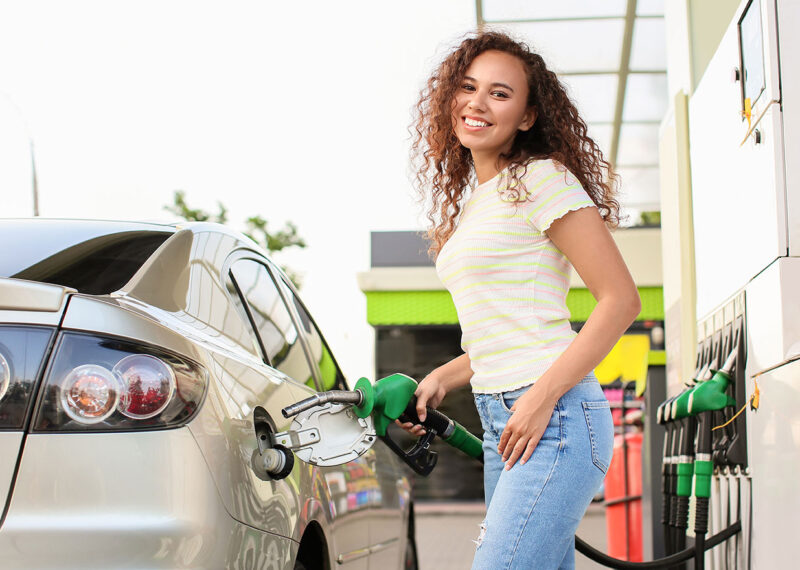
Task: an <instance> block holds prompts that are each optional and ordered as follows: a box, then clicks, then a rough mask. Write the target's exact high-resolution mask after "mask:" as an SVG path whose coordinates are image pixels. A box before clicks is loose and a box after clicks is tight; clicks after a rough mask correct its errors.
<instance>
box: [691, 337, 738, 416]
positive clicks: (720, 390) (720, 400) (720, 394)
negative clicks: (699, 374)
mask: <svg viewBox="0 0 800 570" xmlns="http://www.w3.org/2000/svg"><path fill="white" fill-rule="evenodd" d="M738 352H739V347H738V345H737V346H735V347H734V349H733V350H732V351H731V353H730V354H729V355H728V358H727V359H726V360H725V363H724V364H723V365H722V368H720V369H719V370H717V371H716V372H715V373H714V376H712V377H711V379H710V380H706V381H705V382H701V383H699V384H698V385H697V386H695V387H694V389H693V390H692V392H691V394H689V401H688V412H689V413H690V414H700V413H702V412H712V411H718V410H722V409H723V408H726V407H727V406H735V405H736V400H734V399H733V398H732V397H731V396H729V395H727V394H726V393H725V390H727V389H728V385H729V384H730V381H731V372H732V371H733V367H734V366H735V364H736V355H737V354H738Z"/></svg>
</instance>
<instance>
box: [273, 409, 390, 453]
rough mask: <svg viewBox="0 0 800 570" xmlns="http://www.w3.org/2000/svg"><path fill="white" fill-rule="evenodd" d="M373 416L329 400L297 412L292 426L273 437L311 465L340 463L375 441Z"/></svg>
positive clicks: (366, 448) (364, 451)
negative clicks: (363, 416)
mask: <svg viewBox="0 0 800 570" xmlns="http://www.w3.org/2000/svg"><path fill="white" fill-rule="evenodd" d="M375 439H376V436H375V427H374V425H373V423H372V418H371V417H370V416H367V417H365V418H360V417H358V416H357V415H356V413H355V410H354V409H353V406H352V405H349V404H337V403H329V404H326V405H324V406H319V407H315V408H311V409H309V410H306V411H304V412H300V413H299V414H297V415H296V416H295V417H294V419H293V420H292V429H291V430H289V431H285V432H280V433H276V434H274V435H273V436H272V441H273V443H274V444H276V445H282V446H284V447H287V448H289V449H291V450H292V451H293V452H294V454H295V455H296V456H297V457H298V458H299V459H301V460H303V461H305V462H306V463H310V464H312V465H319V466H322V467H330V466H334V465H342V464H344V463H347V462H348V461H352V460H354V459H356V458H358V457H360V456H362V455H364V454H365V453H366V452H367V451H368V450H369V449H370V448H371V447H372V446H373V445H374V443H375Z"/></svg>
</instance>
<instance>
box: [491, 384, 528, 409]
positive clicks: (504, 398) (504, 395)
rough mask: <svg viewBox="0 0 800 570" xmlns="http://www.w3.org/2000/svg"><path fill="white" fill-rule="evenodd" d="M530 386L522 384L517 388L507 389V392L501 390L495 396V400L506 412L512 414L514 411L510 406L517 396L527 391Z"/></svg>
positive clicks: (517, 398)
mask: <svg viewBox="0 0 800 570" xmlns="http://www.w3.org/2000/svg"><path fill="white" fill-rule="evenodd" d="M528 388H530V386H523V387H522V388H517V389H516V390H509V391H508V392H501V393H500V394H498V396H497V401H498V402H499V404H500V407H501V408H503V410H505V411H506V412H507V413H509V414H513V413H514V412H513V411H512V410H511V406H513V405H514V404H515V403H516V402H517V400H519V397H520V396H522V395H523V394H524V393H525V392H527V391H528Z"/></svg>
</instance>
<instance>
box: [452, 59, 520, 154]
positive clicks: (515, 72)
mask: <svg viewBox="0 0 800 570" xmlns="http://www.w3.org/2000/svg"><path fill="white" fill-rule="evenodd" d="M527 104H528V81H527V77H526V75H525V69H524V67H523V64H522V62H521V61H520V60H519V59H518V58H516V57H514V56H513V55H510V54H507V53H505V52H501V51H494V50H492V51H485V52H483V53H482V54H480V55H479V56H477V57H476V58H475V59H474V60H472V63H471V64H470V66H469V67H468V68H467V71H466V73H465V74H464V79H463V80H462V82H461V85H460V86H459V88H458V90H457V91H456V95H455V97H454V99H453V125H454V129H455V134H456V136H457V137H458V140H459V141H460V142H461V144H462V145H464V146H465V147H467V148H468V149H470V151H472V157H473V160H474V162H475V165H476V168H477V167H478V163H479V162H484V163H485V162H486V161H487V160H492V161H493V162H494V163H497V159H498V158H499V156H500V154H501V153H506V152H508V151H509V150H510V149H511V145H512V143H513V142H514V137H515V136H516V134H517V132H518V131H521V130H522V131H527V130H528V129H530V128H531V127H532V126H533V123H534V121H535V120H536V111H535V109H534V108H532V107H528V106H527Z"/></svg>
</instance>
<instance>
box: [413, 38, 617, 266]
mask: <svg viewBox="0 0 800 570" xmlns="http://www.w3.org/2000/svg"><path fill="white" fill-rule="evenodd" d="M489 50H496V51H501V52H505V53H508V54H510V55H513V56H515V57H516V58H518V59H519V60H520V61H521V62H522V63H523V66H524V68H525V74H526V76H527V78H528V101H527V105H528V107H534V108H535V109H536V110H537V118H536V122H535V123H534V125H533V127H531V128H530V129H529V130H527V131H518V132H517V135H516V137H515V139H514V142H513V144H512V146H511V149H510V150H509V152H508V153H507V154H503V155H501V157H500V158H501V159H503V160H504V161H505V162H506V163H507V165H508V166H509V176H510V178H509V190H510V191H511V195H512V198H513V199H514V200H520V199H525V198H524V197H525V196H526V192H525V188H524V183H523V182H522V181H521V180H520V178H521V177H522V176H524V175H525V165H526V163H527V162H528V161H529V160H531V159H546V158H550V159H553V160H555V161H557V162H558V163H560V164H561V165H562V166H563V167H565V168H566V169H568V170H569V171H570V172H571V173H572V174H573V175H574V176H575V177H576V178H577V179H578V181H579V182H580V183H581V185H582V186H583V188H584V190H586V192H587V194H589V196H590V197H591V199H592V201H593V202H594V203H595V205H597V208H598V210H599V211H600V215H601V216H602V217H603V220H604V221H605V222H606V224H608V225H609V226H612V227H613V226H616V225H618V224H619V203H618V202H617V200H616V199H615V198H614V196H615V194H616V188H617V186H618V178H617V176H616V174H614V172H613V170H612V169H611V165H610V164H609V163H608V162H607V161H606V160H605V159H604V158H603V153H602V152H601V151H600V148H599V147H598V146H597V143H595V142H594V141H593V140H592V139H591V138H589V136H588V135H587V128H586V123H585V122H584V121H583V119H581V117H580V116H579V115H578V110H577V109H576V108H575V104H574V103H573V102H572V101H571V100H570V98H569V96H568V95H567V92H566V90H565V89H564V86H563V85H562V84H561V82H560V81H559V80H558V77H557V76H556V74H555V73H553V72H552V71H550V70H549V69H548V68H547V66H546V65H545V63H544V60H543V59H542V57H541V56H540V55H539V54H537V53H534V52H532V51H531V49H530V48H529V47H528V45H527V44H525V43H524V42H520V41H516V40H514V39H512V38H511V37H509V36H508V35H506V34H503V33H500V32H497V31H488V32H477V33H475V34H471V35H470V36H469V37H467V38H466V39H465V40H464V41H462V42H461V44H460V45H459V46H458V48H457V49H456V50H455V51H453V52H452V53H450V54H449V55H448V56H447V57H446V58H445V60H444V61H443V62H442V63H441V64H440V65H439V67H438V68H437V69H436V70H435V71H434V72H433V75H431V77H430V78H429V79H428V82H427V85H426V87H425V88H424V89H423V90H422V93H421V94H420V98H419V101H418V102H417V105H416V117H415V119H414V122H413V124H412V134H413V142H412V147H411V148H412V161H413V163H414V167H415V170H416V183H417V187H418V190H419V192H420V196H421V199H422V200H425V199H426V198H427V197H428V196H429V195H430V198H431V205H430V210H429V211H428V212H427V218H428V220H429V222H430V224H431V226H430V228H429V229H428V231H427V238H428V239H429V240H430V242H431V245H430V249H429V251H428V253H429V254H430V255H431V256H432V257H435V256H436V255H437V254H438V252H439V251H440V250H441V248H442V246H443V245H444V243H445V242H446V241H447V240H448V238H449V237H450V236H451V235H452V233H453V231H454V230H455V226H456V220H457V218H458V215H459V212H460V211H461V207H462V204H461V202H462V198H463V197H464V193H465V191H466V188H467V187H468V186H469V183H470V180H471V177H472V176H473V163H472V154H471V153H470V150H469V149H468V148H466V147H464V146H462V145H461V143H460V142H459V140H458V138H457V137H456V134H455V132H454V129H453V118H452V113H453V111H452V102H453V98H454V97H455V95H456V92H457V90H458V88H459V87H460V85H461V82H462V81H463V78H464V75H465V74H466V71H467V68H468V67H469V66H470V64H471V63H472V61H473V60H474V59H475V58H476V57H477V56H478V55H480V54H481V53H483V52H485V51H489ZM516 167H520V168H516ZM429 193H430V194H429ZM520 196H523V198H520Z"/></svg>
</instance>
